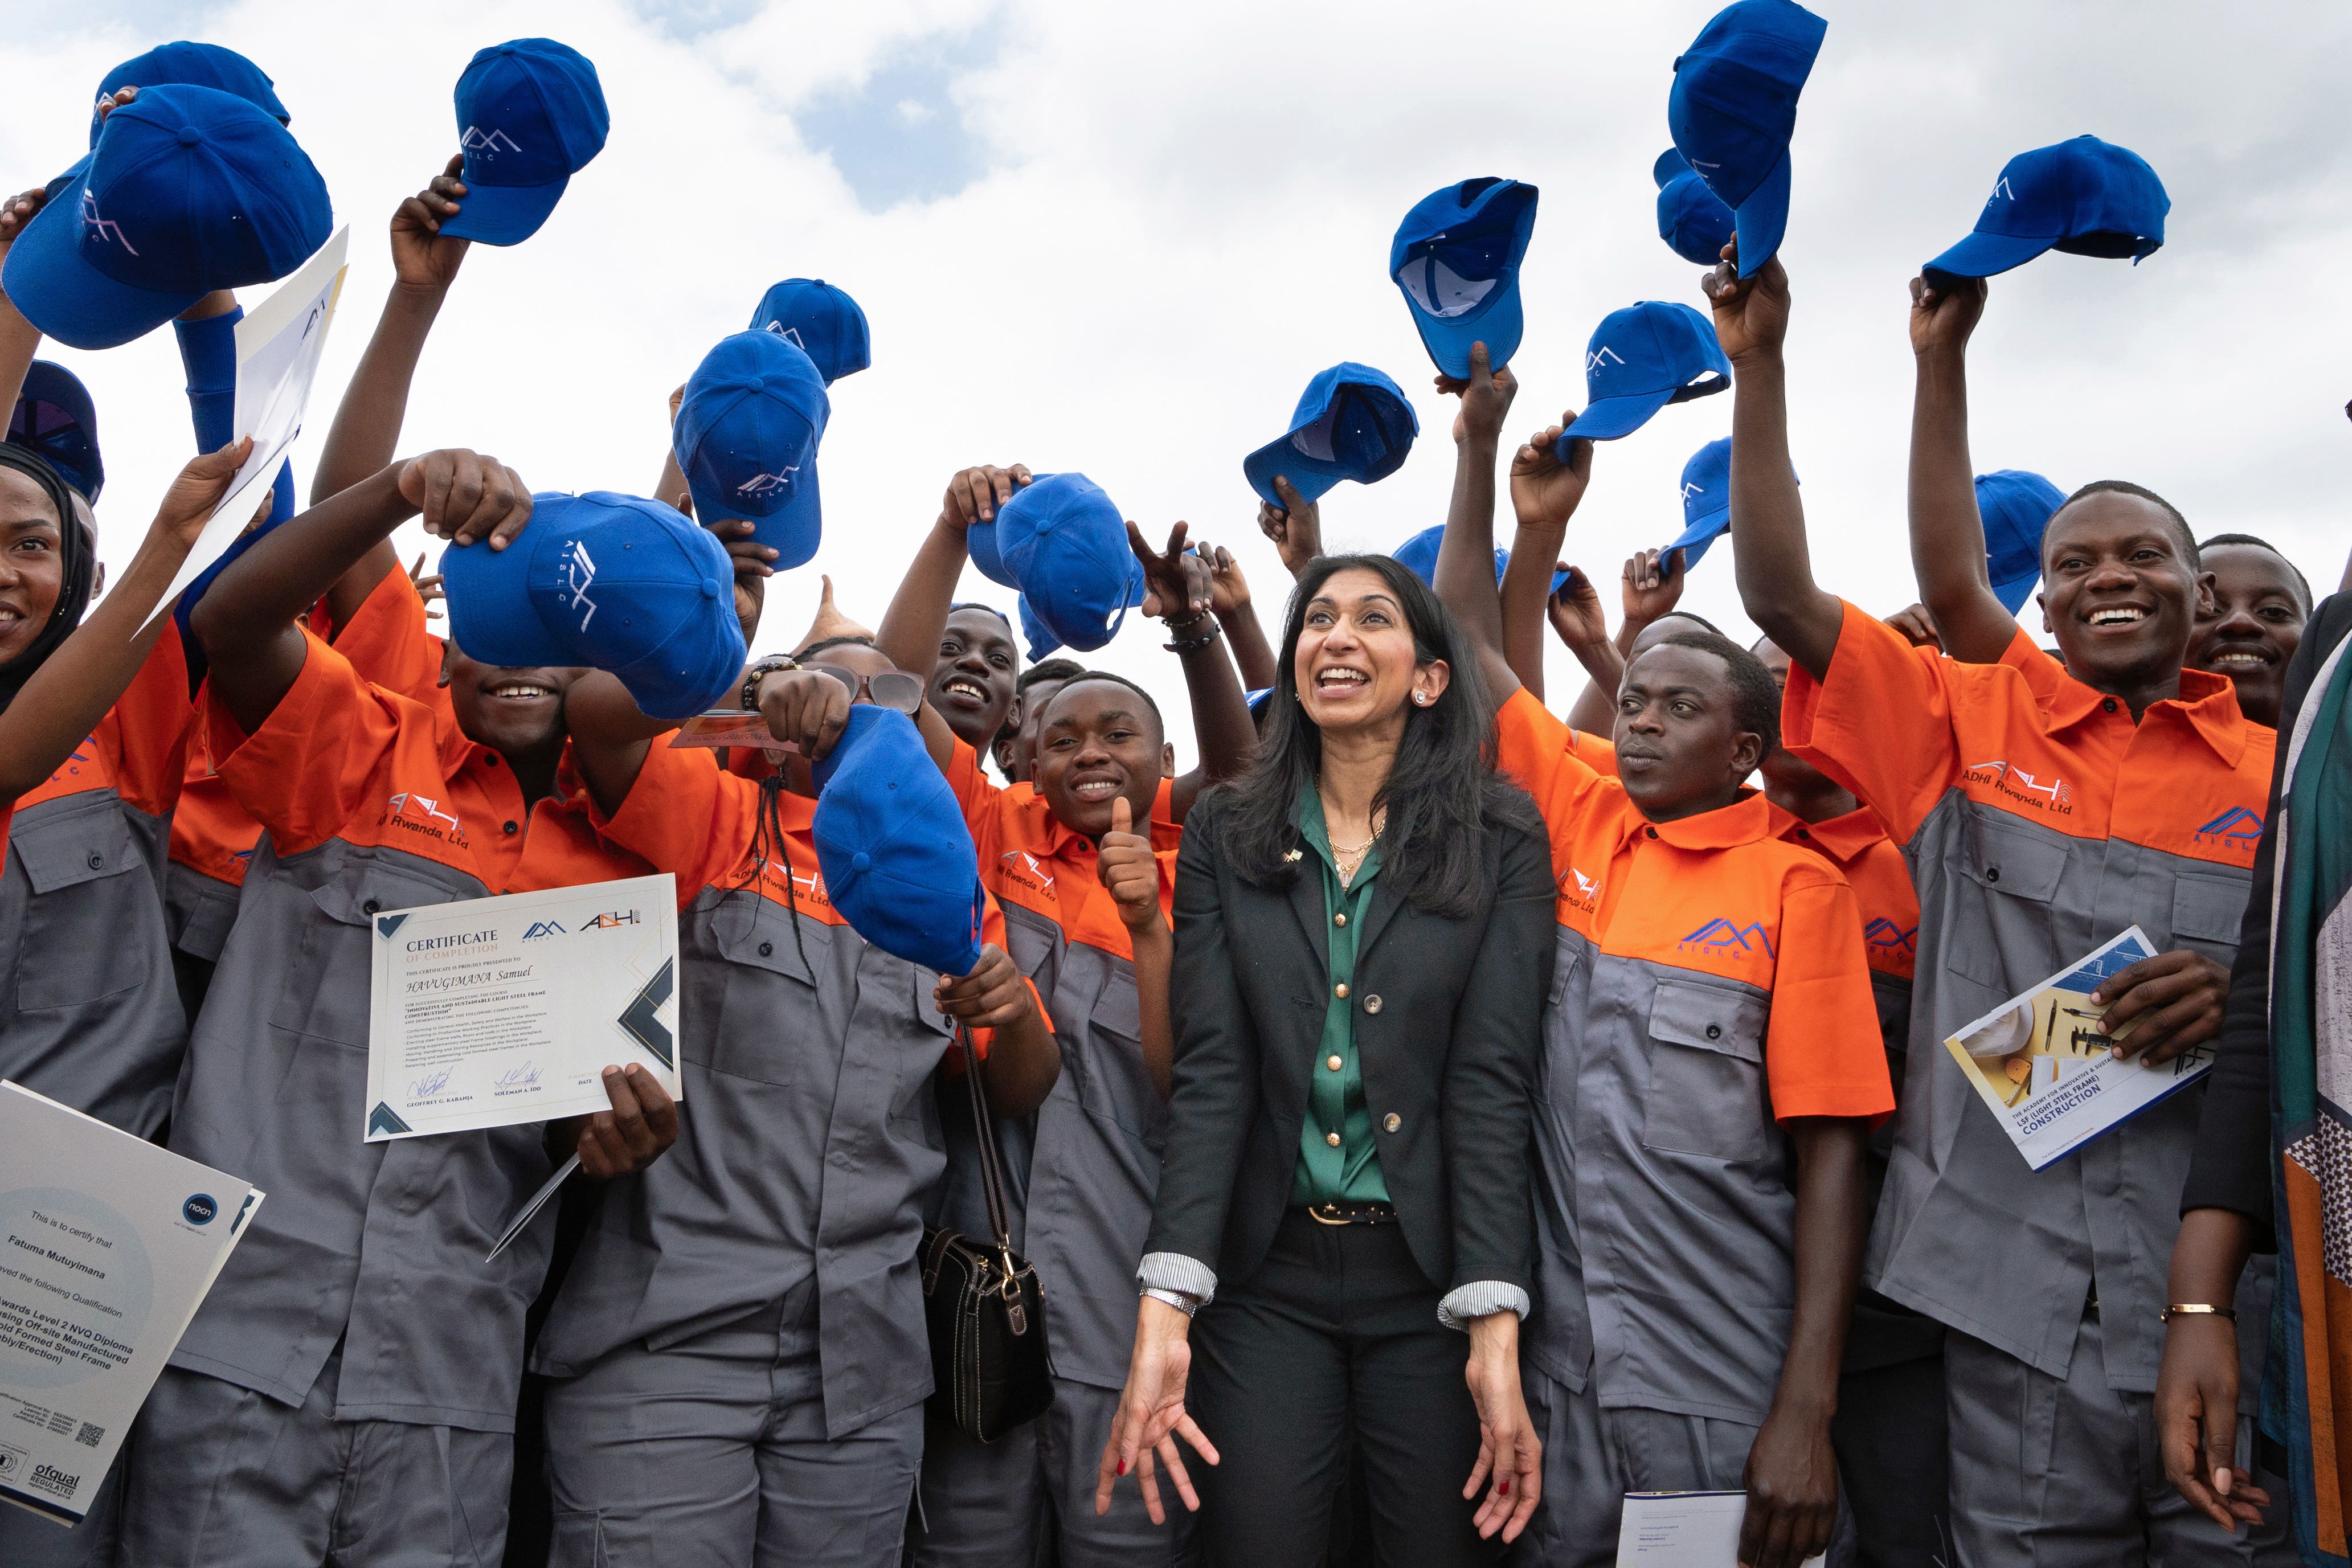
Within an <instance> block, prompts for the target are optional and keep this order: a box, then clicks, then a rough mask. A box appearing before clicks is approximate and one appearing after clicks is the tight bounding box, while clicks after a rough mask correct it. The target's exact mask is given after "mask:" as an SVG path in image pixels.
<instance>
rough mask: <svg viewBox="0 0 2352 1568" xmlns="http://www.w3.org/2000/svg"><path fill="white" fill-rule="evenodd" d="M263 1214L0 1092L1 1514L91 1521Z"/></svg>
mask: <svg viewBox="0 0 2352 1568" xmlns="http://www.w3.org/2000/svg"><path fill="white" fill-rule="evenodd" d="M260 1202H261V1194H260V1193H259V1192H257V1191H256V1190H255V1189H254V1188H253V1187H251V1186H247V1184H246V1183H244V1182H241V1181H239V1180H237V1179H236V1177H235V1176H227V1175H224V1174H223V1173H222V1172H219V1171H216V1170H214V1169H212V1168H211V1167H209V1166H200V1165H198V1164H196V1162H195V1161H194V1160H191V1159H184V1158H182V1157H181V1156H180V1155H175V1154H173V1153H172V1152H170V1151H169V1150H167V1149H159V1148H157V1147H156V1146H155V1145H152V1144H150V1143H148V1142H146V1141H145V1140H144V1139H141V1138H134V1137H132V1136H131V1134H128V1133H123V1132H118V1131H117V1130H115V1129H114V1128H112V1127H110V1126H108V1125H107V1124H105V1123H103V1122H100V1121H97V1120H95V1119H93V1118H91V1117H89V1116H85V1115H83V1114H82V1113H80V1112H79V1111H75V1110H71V1109H69V1108H68V1107H67V1106H64V1105H60V1104H58V1103H57V1102H56V1101H54V1100H49V1099H45V1098H43V1097H42V1096H41V1095H38V1094H36V1093H34V1092H32V1091H31V1090H29V1089H26V1088H23V1087H20V1086H19V1085H17V1084H15V1083H0V1499H5V1500H7V1501H9V1502H13V1503H17V1504H20V1505H22V1506H23V1507H26V1508H28V1509H31V1510H32V1511H34V1512H36V1513H45V1514H47V1515H48V1516H49V1517H50V1518H52V1519H55V1520H57V1521H59V1522H61V1523H64V1524H68V1525H69V1524H73V1523H75V1522H77V1521H79V1520H80V1519H81V1517H82V1516H83V1515H84V1514H86V1513H88V1512H89V1506H90V1500H91V1499H92V1498H94V1497H95V1496H96V1495H97V1493H98V1486H99V1483H100V1481H102V1480H104V1479H106V1471H107V1467H108V1466H110V1465H111V1464H112V1463H113V1462H114V1456H115V1452H116V1450H118V1449H120V1448H121V1447H122V1439H123V1438H124V1437H127V1436H129V1435H130V1432H131V1418H132V1417H133V1416H137V1415H138V1414H139V1407H140V1406H142V1405H144V1404H145V1403H146V1402H147V1393H148V1390H150V1389H152V1387H154V1386H155V1379H156V1378H157V1377H158V1376H160V1375H162V1373H163V1364H164V1363H165V1362H166V1361H168V1360H169V1359H170V1358H171V1354H172V1352H173V1350H175V1349H177V1348H178V1347H179V1343H180V1335H181V1334H183V1333H185V1332H186V1331H187V1327H188V1320H190V1319H191V1318H193V1317H194V1316H195V1315H196V1308H197V1306H198V1305H200V1304H201V1303H202V1302H203V1301H204V1299H205V1291H209V1290H211V1289H212V1284H213V1281H214V1280H215V1278H216V1277H217V1276H218V1275H219V1273H220V1270H221V1265H222V1264H223V1263H225V1262H226V1261H228V1255H229V1250H230V1249H232V1248H233V1247H235V1246H236V1243H237V1240H238V1239H239V1238H241V1237H242V1236H243V1235H244V1234H245V1231H246V1227H247V1223H248V1222H249V1221H250V1220H251V1219H252V1218H253V1211H254V1208H255V1207H256V1206H257V1205H258V1204H259V1203H260ZM91 1528H93V1529H95V1528H96V1527H95V1526H92V1527H91Z"/></svg>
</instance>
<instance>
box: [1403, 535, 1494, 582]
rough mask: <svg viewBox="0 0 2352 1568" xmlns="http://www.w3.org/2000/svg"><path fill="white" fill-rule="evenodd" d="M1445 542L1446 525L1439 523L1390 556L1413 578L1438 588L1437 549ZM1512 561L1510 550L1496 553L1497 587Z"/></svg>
mask: <svg viewBox="0 0 2352 1568" xmlns="http://www.w3.org/2000/svg"><path fill="white" fill-rule="evenodd" d="M1444 542H1445V525H1444V523H1439V524H1437V525H1436V526H1435V527H1433V528H1423V529H1422V530H1421V532H1419V533H1417V534H1415V535H1413V536H1412V538H1409V539H1407V540H1405V541H1404V543H1402V544H1401V545H1399V546H1397V548H1396V549H1392V550H1391V551H1389V554H1390V555H1391V556H1393V557H1394V558H1395V559H1398V560H1400V561H1402V562H1403V563H1404V565H1405V566H1406V567H1407V568H1408V569H1409V570H1411V571H1412V574H1413V576H1415V577H1417V578H1419V579H1421V580H1422V581H1423V582H1425V583H1427V584H1429V585H1430V586H1431V587H1432V588H1434V587H1436V586H1437V549H1438V547H1439V546H1440V545H1443V544H1444ZM1510 561H1511V552H1510V551H1509V550H1507V549H1498V550H1496V552H1495V581H1496V585H1497V586H1500V585H1501V583H1502V580H1503V568H1505V567H1506V566H1508V565H1509V564H1510Z"/></svg>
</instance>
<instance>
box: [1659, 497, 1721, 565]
mask: <svg viewBox="0 0 2352 1568" xmlns="http://www.w3.org/2000/svg"><path fill="white" fill-rule="evenodd" d="M1730 527H1731V508H1730V507H1724V508H1723V509H1722V510H1721V511H1719V512H1709V513H1708V514H1707V515H1706V517H1701V518H1699V519H1698V520H1696V522H1693V523H1690V524H1688V525H1687V526H1685V528H1684V529H1683V531H1682V532H1681V533H1678V534H1676V535H1675V538H1674V542H1673V543H1671V544H1668V545H1666V546H1665V547H1664V549H1660V550H1659V551H1658V554H1659V555H1660V556H1661V557H1664V555H1666V554H1667V553H1668V552H1669V551H1672V550H1680V551H1682V552H1683V570H1685V571H1688V570H1690V569H1691V568H1693V567H1695V566H1696V565H1697V564H1698V561H1699V557H1701V556H1703V555H1705V554H1706V547H1707V546H1709V545H1711V544H1713V543H1714V542H1715V541H1716V540H1717V539H1719V538H1722V537H1723V535H1724V531H1725V530H1726V529H1727V528H1730Z"/></svg>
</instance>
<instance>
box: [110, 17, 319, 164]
mask: <svg viewBox="0 0 2352 1568" xmlns="http://www.w3.org/2000/svg"><path fill="white" fill-rule="evenodd" d="M173 86H179V87H208V88H211V89H213V90H214V91H215V92H225V93H228V94H230V95H231V96H232V97H236V98H241V99H245V101H246V102H247V103H249V104H251V105H253V106H254V107H255V108H256V109H257V110H261V112H262V113H264V114H266V115H268V116H269V118H270V119H272V120H276V121H277V122H278V124H280V125H287V124H290V123H292V121H293V119H294V117H293V116H292V115H290V114H289V113H287V112H286V106H285V105H284V104H282V103H280V102H278V93H277V90H276V89H277V84H276V83H274V82H272V81H271V80H270V79H269V77H268V73H267V72H265V71H264V70H263V69H262V68H260V67H259V66H257V65H255V64H254V63H253V62H252V61H251V60H248V59H247V58H246V57H244V56H243V55H240V54H238V53H237V52H236V50H235V49H224V48H222V47H220V46H219V45H218V44H196V43H190V42H188V41H187V40H186V39H182V40H181V41H180V42H178V43H176V44H158V45H156V46H155V47H153V48H152V49H150V50H148V51H147V52H146V53H145V54H143V55H133V56H132V57H131V58H129V59H127V60H125V61H123V62H122V63H121V65H119V66H117V67H115V68H113V69H112V70H110V71H109V72H107V73H106V79H105V80H103V81H101V82H100V83H99V84H98V92H97V94H96V95H95V96H94V97H92V98H91V99H90V105H89V144H90V145H91V146H92V147H96V146H97V145H98V133H99V131H100V127H101V125H102V124H103V123H104V121H103V120H102V119H101V117H100V114H99V112H98V100H99V99H102V98H107V97H110V96H111V95H112V94H114V93H116V92H118V91H120V90H121V89H123V88H126V87H135V88H137V89H139V90H140V91H142V92H144V91H146V90H147V89H149V88H151V87H173Z"/></svg>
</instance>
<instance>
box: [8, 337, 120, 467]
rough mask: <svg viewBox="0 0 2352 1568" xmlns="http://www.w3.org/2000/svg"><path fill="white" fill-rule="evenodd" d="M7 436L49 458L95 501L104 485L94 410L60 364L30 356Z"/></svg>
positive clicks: (85, 390) (75, 379) (84, 389)
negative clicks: (34, 358) (31, 359)
mask: <svg viewBox="0 0 2352 1568" xmlns="http://www.w3.org/2000/svg"><path fill="white" fill-rule="evenodd" d="M8 440H9V441H10V442H11V443H12V444H15V445H17V446H21V447H24V448H25V449H26V451H28V452H37V453H39V454H40V455H42V456H44V457H46V458H47V459H48V460H49V466H50V467H52V468H54V469H56V470H57V471H58V476H60V477H61V478H63V479H64V480H65V482H66V483H67V484H68V485H70V486H73V487H74V488H75V489H77V490H79V491H80V492H81V498H82V499H83V500H85V501H96V500H97V499H98V493H99V491H100V490H102V489H104V488H105V487H106V465H105V464H104V463H103V462H102V461H100V457H99V451H98V409H97V407H96V406H95V405H94V404H92V403H91V402H90V401H89V388H87V387H85V386H83V385H82V384H81V381H80V379H79V377H77V376H76V375H75V374H74V373H73V372H72V371H69V370H68V369H66V368H65V367H64V366H63V365H53V364H51V363H50V362H49V361H47V360H35V361H33V362H32V364H31V365H30V366H29V367H28V368H27V369H26V371H25V385H24V389H23V390H22V391H21V392H18V393H17V394H16V409H15V411H14V412H13V413H10V414H9V416H8Z"/></svg>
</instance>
